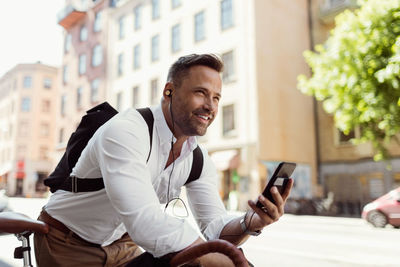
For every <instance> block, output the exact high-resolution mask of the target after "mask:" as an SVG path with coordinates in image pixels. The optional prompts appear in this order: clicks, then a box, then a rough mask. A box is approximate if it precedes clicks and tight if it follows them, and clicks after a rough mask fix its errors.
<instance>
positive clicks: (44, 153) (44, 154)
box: [39, 146, 49, 160]
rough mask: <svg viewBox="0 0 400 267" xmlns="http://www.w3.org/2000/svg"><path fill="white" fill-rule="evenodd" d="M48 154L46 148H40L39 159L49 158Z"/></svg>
mask: <svg viewBox="0 0 400 267" xmlns="http://www.w3.org/2000/svg"><path fill="white" fill-rule="evenodd" d="M48 153H49V150H48V149H47V147H44V146H41V147H40V148H39V158H40V159H41V160H47V159H48V158H49V157H48Z"/></svg>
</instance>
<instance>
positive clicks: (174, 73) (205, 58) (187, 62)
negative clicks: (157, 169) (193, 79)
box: [167, 54, 224, 87]
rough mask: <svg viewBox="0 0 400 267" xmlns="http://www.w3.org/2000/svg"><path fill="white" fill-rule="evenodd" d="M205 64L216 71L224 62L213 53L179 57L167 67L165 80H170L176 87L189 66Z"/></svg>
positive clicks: (220, 69)
mask: <svg viewBox="0 0 400 267" xmlns="http://www.w3.org/2000/svg"><path fill="white" fill-rule="evenodd" d="M197 65H201V66H207V67H210V68H212V69H214V70H216V71H218V72H221V71H222V69H223V68H224V63H222V61H221V59H219V57H217V56H216V55H214V54H200V55H198V54H191V55H187V56H183V57H180V58H179V59H178V60H177V61H176V62H175V63H174V64H172V66H171V67H170V68H169V71H168V77H167V81H168V82H172V83H173V84H174V85H175V86H176V87H180V86H181V83H182V80H183V78H184V77H185V76H186V75H188V73H189V69H190V67H193V66H197Z"/></svg>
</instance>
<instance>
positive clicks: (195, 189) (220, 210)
mask: <svg viewBox="0 0 400 267" xmlns="http://www.w3.org/2000/svg"><path fill="white" fill-rule="evenodd" d="M203 156H204V166H203V170H202V173H201V176H200V178H199V179H198V180H196V181H194V182H191V183H189V184H188V185H187V186H186V192H187V197H188V200H189V205H190V208H191V210H192V212H193V215H194V217H195V219H196V221H197V224H198V225H199V227H200V231H201V232H202V234H203V235H204V237H205V238H206V239H207V240H213V239H217V238H219V236H220V233H221V231H222V229H223V228H224V227H225V225H226V224H227V223H229V222H230V221H231V220H233V219H235V218H236V217H237V216H235V215H230V214H228V213H227V211H226V209H225V207H224V205H223V203H222V200H221V198H220V196H219V193H218V189H217V188H218V187H217V181H218V180H217V179H218V176H217V171H216V169H215V166H214V163H213V162H212V161H211V159H210V157H209V156H208V153H207V151H206V150H203Z"/></svg>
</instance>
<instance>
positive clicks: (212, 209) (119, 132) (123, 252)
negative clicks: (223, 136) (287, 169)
mask: <svg viewBox="0 0 400 267" xmlns="http://www.w3.org/2000/svg"><path fill="white" fill-rule="evenodd" d="M222 67H223V64H222V62H221V61H220V59H219V58H218V57H216V56H214V55H211V54H203V55H196V54H193V55H188V56H185V57H181V58H179V59H178V61H176V62H175V63H174V64H173V65H172V66H171V68H170V70H169V73H168V79H167V82H166V84H165V87H164V90H163V97H162V100H161V105H160V106H156V107H152V108H151V113H152V115H153V117H154V127H153V133H152V138H149V131H148V125H147V124H146V121H145V120H144V118H143V117H142V115H141V114H140V113H139V112H138V111H137V110H135V109H128V110H127V111H125V112H122V113H120V114H118V115H116V116H114V117H113V118H112V119H111V120H109V121H108V122H107V123H105V124H104V125H103V126H102V127H100V128H99V129H98V130H97V131H96V133H95V134H94V136H93V137H92V138H91V139H90V141H89V143H88V145H87V146H86V148H85V149H84V150H83V152H82V155H81V156H80V158H79V160H78V162H77V164H76V166H75V167H74V168H73V170H72V173H71V176H76V177H79V178H83V179H91V178H94V177H102V178H103V181H104V189H101V190H98V191H93V192H79V193H73V192H69V191H64V190H57V191H56V192H55V193H54V194H53V195H52V196H51V198H50V200H49V202H48V203H47V204H46V205H45V207H44V208H43V211H42V213H41V215H40V216H39V219H40V220H43V221H45V222H47V223H48V224H49V225H50V232H49V233H48V234H46V235H41V234H36V235H35V253H36V259H37V262H38V266H168V259H170V257H171V256H173V255H174V253H176V252H179V251H181V250H183V249H185V248H187V247H190V246H192V245H195V244H198V243H201V242H204V240H203V239H202V238H201V237H200V236H199V235H198V234H197V232H196V230H195V229H193V228H192V227H191V225H190V224H189V223H188V221H187V220H185V219H182V218H178V217H176V216H173V215H171V214H169V213H167V212H165V211H164V210H162V209H160V204H167V205H168V204H169V203H170V202H171V200H176V199H177V198H179V195H180V192H181V188H182V186H186V192H187V198H188V201H189V205H190V208H191V211H192V213H193V215H194V217H195V219H196V222H197V224H198V226H199V228H200V230H201V232H202V234H203V235H204V237H205V238H206V239H208V240H211V239H217V238H221V239H225V240H227V241H229V242H231V243H233V244H235V245H239V244H241V243H242V242H244V241H245V240H246V239H247V238H248V236H249V235H258V234H259V233H260V231H261V230H262V228H263V227H265V226H266V225H268V224H271V223H273V222H274V221H277V220H278V219H279V217H281V216H282V214H283V206H284V203H285V201H286V198H287V196H288V194H289V191H290V188H291V185H292V182H290V185H289V187H288V189H287V190H286V191H285V192H284V194H283V195H282V196H281V195H280V194H279V193H278V192H277V190H275V189H273V190H272V191H271V192H272V194H273V196H274V199H275V203H276V205H275V204H273V203H272V202H270V201H269V200H266V199H265V198H263V197H262V196H260V197H259V200H260V201H261V203H262V204H263V205H264V207H265V208H266V210H267V211H268V212H267V213H266V212H265V211H263V210H261V209H259V208H257V207H256V205H255V202H254V201H249V206H250V211H249V212H247V213H246V214H245V215H243V216H240V217H235V216H231V215H228V214H227V212H226V210H225V208H224V206H223V204H222V201H221V199H220V197H219V194H218V190H217V177H218V176H217V172H216V169H215V167H214V164H213V163H212V161H211V160H210V158H209V156H208V153H207V151H206V150H205V149H204V148H201V147H199V148H198V144H197V141H196V136H202V135H204V134H205V133H206V131H207V128H208V126H209V125H210V124H211V123H212V122H213V120H214V119H215V116H216V115H217V113H218V104H219V101H220V98H221V86H222V82H221V77H220V72H221V71H222ZM150 140H152V141H150ZM197 149H200V151H201V153H200V156H201V159H202V160H201V162H203V164H202V166H201V169H200V174H199V176H198V177H196V178H195V179H194V180H193V181H190V182H187V179H188V177H189V174H190V173H191V171H192V168H193V166H192V165H193V164H195V165H196V164H198V163H197V162H196V161H195V160H194V158H195V156H194V153H193V152H194V151H195V150H197ZM139 246H140V247H142V248H143V249H144V250H145V251H146V253H144V254H142V252H141V250H140V249H139ZM151 264H154V265H151ZM196 264H201V265H203V266H233V264H232V262H231V261H230V260H229V259H228V258H227V257H226V256H224V255H221V254H216V253H215V254H209V255H206V256H203V257H201V258H199V259H198V260H196Z"/></svg>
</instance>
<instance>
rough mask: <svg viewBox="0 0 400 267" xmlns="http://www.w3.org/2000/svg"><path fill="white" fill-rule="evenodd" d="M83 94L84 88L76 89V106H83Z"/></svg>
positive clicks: (78, 107)
mask: <svg viewBox="0 0 400 267" xmlns="http://www.w3.org/2000/svg"><path fill="white" fill-rule="evenodd" d="M82 94H83V88H82V87H79V88H78V89H76V108H77V109H80V108H81V107H82Z"/></svg>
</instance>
